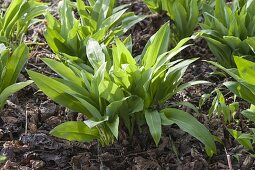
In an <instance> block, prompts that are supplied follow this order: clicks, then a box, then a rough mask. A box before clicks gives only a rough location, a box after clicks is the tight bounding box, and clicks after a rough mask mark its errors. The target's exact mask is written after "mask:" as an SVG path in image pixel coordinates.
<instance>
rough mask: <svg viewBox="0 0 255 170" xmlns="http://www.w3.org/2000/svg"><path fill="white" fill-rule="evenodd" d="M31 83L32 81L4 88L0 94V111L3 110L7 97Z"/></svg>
mask: <svg viewBox="0 0 255 170" xmlns="http://www.w3.org/2000/svg"><path fill="white" fill-rule="evenodd" d="M31 83H33V81H31V80H29V81H26V82H21V83H16V84H12V85H10V86H8V87H6V88H5V89H4V90H3V91H2V92H1V93H0V109H2V108H3V106H4V104H5V102H6V100H7V99H8V97H9V96H11V95H12V94H14V93H15V92H17V91H19V90H21V89H23V88H24V87H26V86H28V85H29V84H31Z"/></svg>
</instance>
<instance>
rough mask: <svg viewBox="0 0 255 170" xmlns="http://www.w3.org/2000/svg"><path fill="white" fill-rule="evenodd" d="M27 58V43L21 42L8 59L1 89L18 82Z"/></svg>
mask: <svg viewBox="0 0 255 170" xmlns="http://www.w3.org/2000/svg"><path fill="white" fill-rule="evenodd" d="M27 59H28V48H27V46H26V45H25V44H21V45H19V47H17V49H15V51H14V52H13V54H12V55H11V56H10V57H9V58H8V60H7V63H6V71H5V76H4V79H3V80H1V81H2V83H1V84H0V91H1V90H3V89H4V88H6V87H8V86H9V85H11V84H13V83H15V82H16V80H17V78H18V76H19V74H20V72H21V70H22V69H23V66H24V65H25V63H26V61H27Z"/></svg>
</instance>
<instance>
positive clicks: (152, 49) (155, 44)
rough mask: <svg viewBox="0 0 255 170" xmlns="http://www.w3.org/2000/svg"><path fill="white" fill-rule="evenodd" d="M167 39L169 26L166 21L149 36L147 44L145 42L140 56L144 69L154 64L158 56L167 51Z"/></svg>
mask: <svg viewBox="0 0 255 170" xmlns="http://www.w3.org/2000/svg"><path fill="white" fill-rule="evenodd" d="M169 39H170V28H169V23H166V24H165V25H163V26H162V27H161V28H160V30H159V31H158V32H157V33H156V34H155V35H154V36H152V37H151V38H150V41H149V42H148V43H149V44H148V45H147V44H146V46H147V48H145V50H146V52H145V53H144V55H143V56H142V65H143V66H144V67H145V69H149V68H151V67H152V66H153V65H154V64H155V62H156V60H157V58H158V56H159V55H161V54H163V53H164V52H166V51H167V48H168V43H169Z"/></svg>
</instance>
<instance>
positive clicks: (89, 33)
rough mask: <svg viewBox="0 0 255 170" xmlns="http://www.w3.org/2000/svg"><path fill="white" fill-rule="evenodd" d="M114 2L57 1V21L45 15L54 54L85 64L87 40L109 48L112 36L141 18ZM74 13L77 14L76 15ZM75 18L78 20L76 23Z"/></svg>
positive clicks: (120, 34) (47, 31) (141, 17)
mask: <svg viewBox="0 0 255 170" xmlns="http://www.w3.org/2000/svg"><path fill="white" fill-rule="evenodd" d="M114 4H115V0H97V1H91V0H90V1H89V5H86V4H85V3H84V2H83V1H82V0H77V1H76V3H72V2H70V1H69V0H63V1H60V4H59V20H58V19H56V18H55V17H53V16H52V15H51V14H50V13H48V14H47V15H46V19H47V30H46V32H45V33H44V36H45V39H46V41H47V43H48V45H49V46H50V48H51V49H52V50H53V52H54V53H56V54H57V53H64V54H66V55H65V58H67V59H69V60H70V59H71V60H73V61H79V62H85V63H87V64H88V62H87V57H86V53H85V52H84V51H86V46H85V44H86V43H87V41H88V39H89V38H93V39H95V40H97V41H98V42H100V43H104V44H105V45H106V46H107V45H109V44H110V43H111V42H112V41H113V39H114V37H115V36H122V35H123V34H124V33H126V32H127V30H128V29H129V28H131V27H132V26H133V25H135V24H136V23H138V22H140V21H141V20H143V19H144V18H145V17H144V16H137V15H135V14H134V13H133V12H127V10H128V8H127V7H128V6H129V5H128V4H127V5H121V6H118V7H114ZM74 10H75V11H77V12H76V15H75V14H74ZM76 18H77V19H76Z"/></svg>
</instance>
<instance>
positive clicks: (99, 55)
mask: <svg viewBox="0 0 255 170" xmlns="http://www.w3.org/2000/svg"><path fill="white" fill-rule="evenodd" d="M86 50H87V51H86V52H87V57H88V60H89V62H90V64H91V65H92V67H93V68H94V69H95V70H97V69H98V68H99V67H100V66H101V65H102V64H103V63H104V62H105V54H104V53H103V49H102V47H101V46H100V45H99V43H98V42H97V41H95V40H93V39H89V40H88V43H87V48H86Z"/></svg>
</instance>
